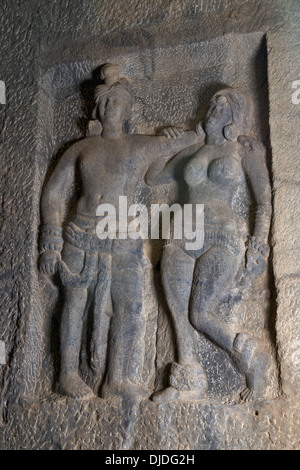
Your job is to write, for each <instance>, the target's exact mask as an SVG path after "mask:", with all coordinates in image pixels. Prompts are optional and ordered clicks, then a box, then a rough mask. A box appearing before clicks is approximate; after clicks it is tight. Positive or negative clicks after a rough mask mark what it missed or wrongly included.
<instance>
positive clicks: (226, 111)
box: [205, 94, 232, 136]
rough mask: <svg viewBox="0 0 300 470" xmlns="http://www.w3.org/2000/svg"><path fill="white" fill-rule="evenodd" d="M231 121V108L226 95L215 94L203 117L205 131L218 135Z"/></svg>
mask: <svg viewBox="0 0 300 470" xmlns="http://www.w3.org/2000/svg"><path fill="white" fill-rule="evenodd" d="M231 123H232V110H231V106H230V103H229V102H228V100H227V98H226V96H224V95H218V94H216V95H215V96H214V97H213V99H212V100H211V103H210V107H209V109H208V111H207V113H206V117H205V131H206V134H207V135H209V136H220V135H222V134H223V130H224V127H225V126H227V125H228V124H231Z"/></svg>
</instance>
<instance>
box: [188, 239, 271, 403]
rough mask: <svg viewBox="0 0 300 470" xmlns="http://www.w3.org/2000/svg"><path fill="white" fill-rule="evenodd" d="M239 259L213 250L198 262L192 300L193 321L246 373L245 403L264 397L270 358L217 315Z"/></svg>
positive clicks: (224, 252)
mask: <svg viewBox="0 0 300 470" xmlns="http://www.w3.org/2000/svg"><path fill="white" fill-rule="evenodd" d="M239 264H240V260H239V258H238V257H236V256H235V255H234V254H233V253H231V251H230V250H228V249H227V248H226V247H212V248H210V249H209V250H208V251H206V252H205V253H204V254H203V255H202V256H201V257H200V258H199V259H198V260H197V262H196V266H195V272H194V280H193V287H192V293H191V301H190V321H191V323H192V325H193V326H194V327H195V328H196V329H197V330H198V331H200V332H201V333H203V334H205V335H206V336H207V337H208V338H209V339H210V340H211V341H212V342H214V343H215V344H216V345H218V346H220V347H221V348H222V349H224V350H225V351H226V352H227V353H228V354H229V355H230V357H231V359H232V360H233V363H234V365H235V366H236V367H237V368H238V370H239V371H240V372H241V373H243V374H245V377H246V384H247V387H246V389H245V390H243V391H242V393H241V397H242V398H243V399H244V400H248V399H250V398H251V397H252V396H254V397H255V398H260V397H262V396H264V394H265V391H266V388H267V385H268V383H269V381H270V370H271V365H272V362H271V358H270V356H269V354H268V353H266V352H265V351H264V350H263V349H262V348H261V346H260V344H259V342H258V341H256V340H254V339H252V338H251V337H250V336H248V335H246V334H244V333H238V334H237V333H236V332H235V331H233V330H232V328H231V327H230V326H229V325H228V323H227V322H225V321H224V320H223V319H222V318H221V317H220V316H219V315H218V314H217V313H216V307H217V304H218V302H219V300H220V298H221V296H222V293H223V292H225V291H226V289H227V288H228V287H230V285H231V283H232V282H233V280H234V278H235V276H236V274H237V270H238V268H239Z"/></svg>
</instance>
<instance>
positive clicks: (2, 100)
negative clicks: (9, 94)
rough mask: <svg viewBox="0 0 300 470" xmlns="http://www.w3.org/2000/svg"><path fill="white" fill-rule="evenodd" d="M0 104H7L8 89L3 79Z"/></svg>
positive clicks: (0, 85) (0, 89)
mask: <svg viewBox="0 0 300 470" xmlns="http://www.w3.org/2000/svg"><path fill="white" fill-rule="evenodd" d="M0 104H6V90H5V83H4V82H3V80H0Z"/></svg>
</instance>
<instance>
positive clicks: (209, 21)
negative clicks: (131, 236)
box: [0, 0, 300, 449]
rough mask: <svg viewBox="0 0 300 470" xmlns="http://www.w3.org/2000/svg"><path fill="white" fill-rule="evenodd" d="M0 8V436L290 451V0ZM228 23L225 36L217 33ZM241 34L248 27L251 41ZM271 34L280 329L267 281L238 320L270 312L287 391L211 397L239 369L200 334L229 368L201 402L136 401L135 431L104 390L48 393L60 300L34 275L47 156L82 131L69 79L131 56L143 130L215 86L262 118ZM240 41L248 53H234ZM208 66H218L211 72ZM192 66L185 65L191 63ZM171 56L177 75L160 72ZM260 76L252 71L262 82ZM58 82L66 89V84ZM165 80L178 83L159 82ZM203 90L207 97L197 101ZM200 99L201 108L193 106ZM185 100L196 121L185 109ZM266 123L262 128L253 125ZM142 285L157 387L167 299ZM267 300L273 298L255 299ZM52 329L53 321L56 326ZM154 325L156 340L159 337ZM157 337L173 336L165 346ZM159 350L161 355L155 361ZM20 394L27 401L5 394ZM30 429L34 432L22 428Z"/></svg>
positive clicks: (4, 442)
mask: <svg viewBox="0 0 300 470" xmlns="http://www.w3.org/2000/svg"><path fill="white" fill-rule="evenodd" d="M1 8H2V16H1V18H0V34H1V37H2V38H4V39H3V41H2V43H1V51H0V58H1V64H2V65H3V67H2V68H1V74H2V75H1V76H0V80H3V81H4V82H5V84H6V98H7V104H6V105H0V106H1V107H0V113H1V114H0V126H1V127H0V128H1V142H0V159H1V168H2V171H1V176H0V187H1V193H0V197H1V208H2V211H1V214H0V244H1V251H0V267H1V284H0V340H4V341H5V344H6V353H7V364H6V365H0V390H1V403H0V408H1V410H2V411H1V417H2V416H3V424H4V425H3V426H2V427H1V425H0V447H1V448H6V449H7V448H28V449H33V448H44V449H48V448H49V449H50V448H51V449H55V448H57V449H60V448H89V449H91V448H109V447H110V448H114V449H117V448H121V447H122V446H123V445H124V440H125V441H126V434H128V432H129V431H128V429H129V430H130V432H129V435H130V436H131V434H132V435H133V436H134V437H133V438H132V436H131V437H130V439H131V438H132V439H133V440H132V441H131V440H129V441H130V442H129V444H128V443H127V445H129V447H132V448H136V449H140V448H144V449H146V448H148V449H155V448H162V449H177V448H178V449H195V448H199V449H210V448H219V449H271V448H277V449H281V448H299V447H300V445H299V408H298V407H297V402H296V401H294V398H293V397H295V395H297V394H298V393H299V389H300V388H299V377H300V360H299V349H300V326H299V325H300V322H299V316H300V315H299V309H300V306H299V298H300V297H299V296H300V293H299V276H300V272H299V266H300V263H299V261H300V259H299V256H300V243H299V230H297V224H299V217H298V206H299V204H297V202H298V200H299V198H298V197H297V194H298V192H299V150H298V149H299V138H298V134H299V124H300V123H299V120H300V105H299V106H297V105H293V104H292V102H291V91H292V90H291V84H292V82H293V81H294V80H297V79H299V63H300V62H299V57H298V52H297V48H298V41H299V40H298V34H299V33H298V30H299V5H298V2H297V0H289V1H285V2H281V1H274V0H272V1H271V0H260V1H259V0H257V1H255V0H254V1H243V2H240V1H235V0H222V1H221V0H216V1H214V2H211V1H208V0H207V1H206V0H199V1H193V0H170V1H167V2H166V1H165V0H160V1H157V2H152V1H150V0H149V1H147V2H146V1H145V2H140V1H138V0H131V1H129V2H127V3H126V11H125V10H124V4H123V3H122V2H121V1H116V2H113V3H112V2H107V1H101V2H100V1H98V0H83V1H77V0H71V1H68V2H61V1H56V0H55V1H52V2H51V3H46V2H42V1H40V0H33V1H30V2H27V4H26V6H25V5H24V2H22V1H21V0H16V1H14V2H9V1H8V0H4V1H3V2H2V6H1ZM224 33H226V34H228V36H225V37H223V35H224ZM253 33H254V34H253ZM232 34H233V35H234V36H232ZM244 34H249V36H248V39H247V40H246V41H245V36H243V35H244ZM264 34H266V35H267V52H268V86H269V101H270V117H269V122H270V131H271V148H272V172H273V185H274V221H273V238H272V244H273V262H274V264H273V266H274V280H275V287H276V291H274V292H275V293H276V306H277V312H276V331H275V328H274V324H275V317H274V306H275V304H274V295H273V291H272V289H271V294H272V295H271V298H269V297H268V296H269V293H268V292H269V290H268V289H265V290H264V291H263V292H259V289H258V290H257V296H256V295H254V296H253V297H251V299H250V300H249V299H248V300H247V292H245V293H243V297H244V298H242V299H241V300H240V301H239V303H238V305H239V307H240V308H242V306H243V305H244V304H243V302H245V303H246V305H247V306H245V307H244V309H243V312H245V315H244V318H243V321H244V324H245V325H246V324H248V325H249V321H250V322H251V321H252V320H253V317H252V316H251V315H249V313H247V312H249V311H250V310H249V306H250V304H251V305H252V306H253V309H252V312H253V315H254V317H255V318H257V319H258V318H259V315H260V312H262V311H263V312H264V313H263V318H264V321H265V322H271V324H272V328H273V330H272V328H271V330H272V331H273V338H272V341H271V342H270V344H274V337H275V336H276V341H277V343H276V344H277V350H276V352H277V354H278V358H279V365H280V378H281V384H282V389H283V392H284V394H285V396H286V397H285V398H281V399H277V400H274V401H271V402H261V403H259V406H258V405H257V407H256V405H255V407H253V406H252V405H251V406H249V405H240V404H238V405H235V404H230V405H228V404H227V405H223V404H222V403H220V401H218V400H219V399H218V398H216V397H220V396H223V397H224V390H227V391H228V386H227V384H225V385H224V379H223V377H224V376H225V377H227V380H228V381H229V379H228V378H230V383H231V385H232V389H231V390H230V393H229V394H227V396H225V399H224V401H230V400H233V397H234V391H235V390H236V389H238V388H239V386H240V383H239V381H240V377H239V376H237V375H236V372H235V371H231V370H230V366H229V365H228V364H227V362H226V359H225V358H224V357H223V358H222V357H221V358H220V357H219V356H220V355H221V356H222V353H220V352H219V351H218V350H216V349H215V348H214V347H213V346H211V345H210V344H208V342H206V343H205V341H206V340H203V345H202V348H203V350H204V351H207V356H206V357H207V361H208V362H211V363H212V364H222V368H221V370H220V376H219V377H218V378H217V379H216V378H215V376H214V374H213V372H209V371H212V370H213V368H212V369H210V368H209V367H208V379H209V381H210V383H211V390H213V391H214V393H213V394H212V395H213V397H212V400H211V401H210V402H208V403H205V404H204V403H195V404H194V403H193V404H179V405H177V404H174V405H173V404H172V405H160V406H157V405H154V404H153V403H150V402H145V403H143V404H142V405H141V408H140V410H139V411H138V412H137V423H136V427H135V429H134V431H133V432H132V429H131V428H130V424H129V427H128V423H127V422H126V416H125V418H124V416H123V415H126V410H127V411H128V409H130V407H128V405H126V404H124V406H122V405H121V404H120V403H118V402H114V403H110V402H107V401H100V400H95V402H91V403H90V402H89V403H74V402H73V401H68V400H57V398H56V396H55V395H53V397H52V402H49V392H50V393H51V390H52V384H53V380H52V377H53V376H52V374H53V369H52V368H53V363H52V362H51V361H50V360H49V353H50V354H51V350H52V348H53V342H51V341H50V339H51V338H49V336H47V331H49V328H50V326H49V322H51V321H52V320H51V316H50V313H49V312H53V306H54V304H55V302H56V301H57V298H58V295H59V294H58V292H57V291H55V289H54V288H53V287H52V286H50V285H49V284H43V283H41V282H39V279H38V273H37V268H36V266H37V233H38V225H39V198H40V192H41V187H42V184H43V180H44V177H45V174H46V172H47V171H48V167H49V165H50V161H51V160H53V163H55V161H56V160H57V158H58V156H59V155H60V154H59V155H58V154H57V152H60V151H61V147H62V145H63V144H64V143H67V142H69V141H70V140H72V139H76V138H78V137H80V136H81V135H82V126H81V124H80V122H79V123H78V121H77V118H76V116H78V109H79V108H78V105H79V106H80V103H81V98H80V94H79V93H77V92H76V86H77V84H78V83H79V82H80V81H82V80H84V79H89V78H90V73H91V70H93V69H94V68H95V67H96V66H98V65H99V64H101V63H103V62H106V61H108V60H116V59H118V60H119V61H120V64H121V67H122V66H123V67H124V69H123V70H122V71H123V72H124V73H125V72H126V73H128V75H129V76H130V77H131V78H133V79H134V81H135V83H136V87H137V88H136V93H137V95H138V104H137V107H136V110H135V113H136V114H135V119H136V122H137V125H138V126H139V131H140V132H142V131H143V132H149V133H151V131H153V130H154V128H156V127H159V126H160V125H162V124H164V125H167V124H168V123H170V124H177V125H180V124H181V125H187V126H189V125H192V124H193V122H195V119H196V117H200V116H196V114H197V111H198V110H200V109H201V108H202V105H203V104H204V103H206V102H207V98H208V96H211V94H212V93H213V92H214V90H215V88H214V87H217V86H218V85H221V84H224V82H225V83H226V84H231V85H239V86H242V87H246V89H247V90H248V91H249V92H250V94H251V93H252V95H253V96H255V97H256V100H257V101H256V102H259V103H260V109H259V107H257V108H256V117H257V119H261V123H266V119H267V118H268V101H267V97H266V90H267V88H266V87H267V82H266V73H265V71H264V68H265V67H266V57H264V53H262V54H259V55H258V56H257V57H256V59H255V51H257V50H258V46H259V44H261V41H262V36H263V35H264ZM202 41H204V42H202ZM241 50H242V52H243V54H242V55H243V58H244V59H245V60H244V59H243V62H241V60H240V57H239V56H238V53H239V52H240V51H241ZM180 51H181V53H183V56H181V60H182V61H181V62H180V61H178V62H177V60H176V61H175V60H173V54H175V53H176V54H178V53H179V52H180ZM214 54H215V56H214ZM125 57H127V58H128V57H130V58H132V64H138V66H137V67H136V68H134V67H133V65H132V68H130V66H129V65H127V66H126V65H125V64H128V62H127V60H125V59H124V58H125ZM168 57H169V61H167V58H168ZM183 59H184V60H183ZM122 60H123V62H122ZM122 64H124V65H122ZM157 64H159V65H157ZM195 64H197V65H196V66H195ZM210 64H213V66H212V67H211V68H210ZM216 64H217V65H216ZM185 66H186V67H187V68H186V70H187V73H184V70H185V69H184V67H185ZM173 67H174V69H173V70H174V76H172V74H170V71H169V68H171V69H172V68H173ZM208 72H209V74H210V76H211V77H213V80H211V82H213V83H214V85H213V88H210V89H205V87H204V88H201V89H200V88H199V89H197V86H196V84H197V81H198V80H200V81H201V82H202V81H203V80H204V77H205V76H206V74H207V73H208ZM66 77H68V78H67V80H66ZM253 77H256V83H255V85H253ZM139 80H140V81H139ZM66 81H67V83H68V86H67V87H65V86H62V85H64V84H65V83H66ZM170 83H171V84H172V92H170V90H169V89H168V88H169V85H170ZM251 83H252V85H251ZM152 84H154V87H153V90H154V91H155V93H154V94H153V95H152V94H151V93H152ZM53 90H54V91H53ZM55 90H56V91H55ZM139 90H141V93H139ZM198 92H199V94H200V95H201V96H200V97H199V98H201V100H202V101H201V100H200V102H199V99H198V101H197V99H196V101H195V97H196V94H197V93H198ZM256 93H258V95H256ZM161 95H163V96H165V97H166V99H168V100H169V102H170V106H169V107H168V109H167V112H166V108H165V107H160V102H159V98H158V97H159V96H161ZM257 96H260V97H261V99H257ZM195 102H197V103H198V104H199V106H198V107H197V106H196V107H195V108H193V103H195ZM179 104H180V106H179ZM190 104H191V105H192V106H191V107H190ZM143 109H145V112H144V114H143ZM158 110H159V112H158ZM187 111H189V114H188V115H189V116H190V119H191V120H190V121H189V120H187V119H186V113H187ZM84 114H85V112H84V110H83V112H82V116H84ZM66 116H67V117H68V119H65V118H66ZM78 117H79V118H80V116H78ZM261 128H262V129H263V135H259V129H261ZM253 132H254V135H253V136H254V137H259V138H262V139H263V141H264V142H265V143H266V144H268V141H267V135H268V129H267V126H265V125H263V126H258V127H257V129H256V130H255V129H254V130H253ZM270 155H271V154H270ZM141 191H142V194H143V195H144V197H145V198H146V197H147V198H148V197H149V195H148V194H145V191H144V192H143V188H141ZM150 196H151V195H150ZM161 196H164V195H163V194H162V195H161ZM152 197H155V195H153V196H152ZM150 199H151V197H150ZM297 232H298V233H297ZM155 257H156V262H157V261H158V259H157V255H154V259H155ZM297 267H298V268H297ZM156 274H157V273H155V276H156ZM147 276H148V275H147ZM155 282H156V281H155ZM270 282H271V283H272V282H273V281H272V279H271V281H270ZM148 283H149V285H150V286H151V285H152V283H153V279H152V275H151V274H149V276H148ZM245 290H246V291H247V289H245ZM147 292H148V293H147V302H146V308H147V309H148V311H149V316H148V324H147V334H146V338H147V344H146V350H147V351H151V352H150V353H149V354H148V355H146V356H145V362H144V364H145V367H144V371H143V372H142V380H147V381H148V384H149V386H152V387H153V389H154V386H156V387H157V388H160V387H161V383H162V382H163V380H164V367H165V364H167V363H168V362H171V361H172V357H173V351H172V347H173V346H172V340H170V337H171V334H172V333H171V331H170V325H168V323H167V320H166V316H165V312H164V309H163V306H159V307H158V306H157V304H156V299H155V298H153V294H152V293H151V292H152V290H151V288H149V290H148V291H147ZM40 294H42V295H40ZM234 294H235V293H234V292H233V293H232V296H233V297H234ZM40 299H41V300H40ZM262 299H263V302H266V304H267V307H264V308H261V303H262ZM269 302H270V304H269ZM233 304H234V302H233V303H231V304H230V301H228V302H227V305H229V308H227V310H226V302H225V304H224V306H223V307H222V308H223V312H224V315H226V311H227V314H229V315H230V316H231V319H232V321H233V322H234V321H237V318H239V319H240V316H239V315H238V313H239V312H237V311H235V308H236V307H235V306H234V305H233ZM270 311H271V312H272V314H271V315H269V316H268V313H266V312H270ZM47 312H48V314H47ZM228 312H229V313H228ZM157 315H158V323H157ZM265 315H267V317H268V318H265ZM54 318H55V317H54ZM253 324H255V325H257V322H256V321H253ZM57 327H58V325H57V324H55V320H54V330H55V329H57ZM157 329H159V331H160V333H159V336H156V331H157ZM257 334H258V335H263V336H264V335H266V336H268V331H265V330H263V329H261V328H258V332H257ZM201 341H202V340H201ZM163 343H165V344H167V345H168V347H167V348H166V347H162V346H160V345H162V344H163ZM204 343H205V344H204ZM155 346H157V347H158V349H160V351H161V354H160V355H159V356H157V357H155ZM205 348H206V349H205ZM47 358H48V359H47ZM47 361H48V362H47ZM155 368H156V370H158V372H159V373H158V374H155ZM42 369H43V370H44V372H43V375H42V377H43V378H42V380H40V373H41V370H42ZM224 371H225V372H224ZM25 378H26V379H25ZM155 381H156V385H155ZM40 392H41V396H44V395H45V394H46V395H48V399H47V400H48V401H43V402H42V403H36V404H33V403H31V400H32V398H33V397H37V396H38V394H39V393H40ZM20 395H21V396H23V397H25V398H26V399H27V400H28V401H29V404H27V405H25V404H23V406H21V405H17V404H15V405H14V402H15V400H16V399H17V398H18V397H19V396H20ZM225 395H226V394H225ZM214 400H217V403H214ZM135 412H136V411H134V410H133V413H132V414H133V417H134V414H135ZM256 412H258V414H256ZM0 419H1V418H0ZM122 419H123V421H122ZM124 420H125V421H124ZM224 422H226V426H225V427H224ZM99 423H100V424H99ZM124 423H125V424H124ZM24 429H28V432H26V434H25V433H24ZM99 429H100V430H101V432H100V430H99ZM124 429H125V431H124ZM130 433H131V434H130Z"/></svg>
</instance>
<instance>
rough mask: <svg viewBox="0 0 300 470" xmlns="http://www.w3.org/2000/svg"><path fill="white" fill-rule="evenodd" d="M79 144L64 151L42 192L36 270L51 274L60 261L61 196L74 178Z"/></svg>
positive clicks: (61, 239) (61, 244)
mask: <svg viewBox="0 0 300 470" xmlns="http://www.w3.org/2000/svg"><path fill="white" fill-rule="evenodd" d="M80 147H81V143H80V142H78V143H77V144H74V145H72V146H71V147H70V148H69V149H68V150H67V151H66V152H65V153H64V154H63V156H62V157H61V159H60V160H59V162H58V164H57V165H56V167H55V169H54V171H53V173H52V175H51V177H50V178H49V180H48V181H47V183H46V185H45V186H44V189H43V192H42V197H41V219H42V227H41V231H40V255H41V257H40V263H39V269H40V271H41V272H42V273H44V274H53V273H54V272H55V265H56V262H57V261H59V260H60V252H61V250H62V247H63V238H62V214H61V212H62V203H63V199H62V198H63V195H64V194H65V190H66V187H67V186H68V185H70V184H71V182H72V181H73V180H74V176H75V166H76V161H77V158H78V156H79V153H80Z"/></svg>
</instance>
